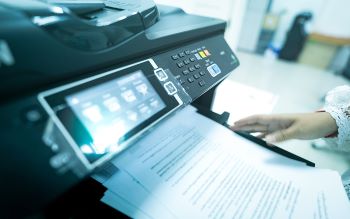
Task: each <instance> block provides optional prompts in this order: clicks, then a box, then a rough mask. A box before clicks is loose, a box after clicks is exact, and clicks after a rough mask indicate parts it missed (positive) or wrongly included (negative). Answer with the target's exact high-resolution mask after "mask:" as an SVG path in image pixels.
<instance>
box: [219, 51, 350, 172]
mask: <svg viewBox="0 0 350 219" xmlns="http://www.w3.org/2000/svg"><path fill="white" fill-rule="evenodd" d="M237 56H238V58H239V60H240V62H241V66H240V67H239V68H238V69H237V70H235V71H234V72H233V73H232V74H231V75H230V76H229V78H228V80H233V81H235V82H239V83H241V84H245V85H248V86H252V87H255V88H258V89H261V90H265V91H268V92H271V93H273V94H275V95H278V96H279V98H278V100H277V103H276V105H275V106H274V108H273V110H272V113H296V112H313V111H315V110H317V109H320V108H321V107H322V106H323V102H322V98H323V97H324V95H325V94H326V93H327V91H329V90H330V89H332V88H334V87H336V86H339V85H344V84H347V85H350V81H349V80H346V79H345V78H343V77H340V76H338V75H334V74H332V73H331V72H327V71H324V70H320V69H315V68H313V67H309V66H305V65H301V64H297V63H290V62H285V61H280V60H273V59H270V58H265V57H262V56H258V55H255V54H249V53H242V52H241V53H238V54H237ZM221 92H230V90H229V89H227V90H220V87H219V89H218V91H217V92H216V95H217V96H218V95H221V94H222V93H221ZM231 92H232V91H231ZM216 99H218V98H216ZM221 101H222V100H221ZM225 101H227V102H228V103H229V104H232V106H234V107H240V106H239V103H237V102H235V100H232V99H227V100H225ZM215 104H218V102H216V101H215V100H214V106H215ZM226 104H227V103H226ZM258 107H259V106H257V108H258ZM257 112H258V110H257ZM219 113H221V112H219ZM230 113H235V112H230ZM277 145H278V146H280V147H282V148H283V149H286V150H288V151H290V152H292V153H295V154H297V155H299V156H301V157H304V158H306V159H308V160H311V161H313V162H314V163H315V164H316V167H320V168H330V169H334V170H337V171H338V172H339V173H342V172H344V171H345V170H346V169H349V168H350V154H344V153H338V152H330V151H323V150H316V149H314V148H312V147H311V141H302V140H290V141H287V142H283V143H279V144H277Z"/></svg>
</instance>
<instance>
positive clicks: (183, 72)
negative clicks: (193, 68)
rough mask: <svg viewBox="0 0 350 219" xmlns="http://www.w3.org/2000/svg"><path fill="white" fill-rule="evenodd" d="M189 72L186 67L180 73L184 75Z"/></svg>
mask: <svg viewBox="0 0 350 219" xmlns="http://www.w3.org/2000/svg"><path fill="white" fill-rule="evenodd" d="M189 73H190V71H189V70H187V69H186V70H183V71H182V74H184V75H188V74H189Z"/></svg>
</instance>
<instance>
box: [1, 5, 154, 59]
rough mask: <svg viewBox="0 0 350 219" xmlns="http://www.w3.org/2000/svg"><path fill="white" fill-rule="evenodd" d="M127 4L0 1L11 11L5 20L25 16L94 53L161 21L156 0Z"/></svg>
mask: <svg viewBox="0 0 350 219" xmlns="http://www.w3.org/2000/svg"><path fill="white" fill-rule="evenodd" d="M123 2H127V1H119V0H107V1H99V0H97V1H95V0H94V1H87V0H85V1H84V0H82V1H72V0H70V1H69V0H62V1H60V0H46V1H45V0H42V1H40V0H12V1H6V0H0V5H1V6H2V7H4V8H5V9H7V11H4V12H3V16H4V17H5V18H7V19H8V18H10V17H11V16H14V14H17V16H18V14H19V13H21V15H22V16H24V17H26V18H27V19H28V20H31V22H32V23H33V24H34V25H35V26H37V27H39V28H40V29H43V30H45V31H46V32H47V33H49V34H50V35H51V36H53V37H54V38H56V39H57V40H59V41H61V42H63V43H64V44H65V45H66V46H69V47H70V48H74V49H78V50H81V51H86V52H90V51H101V50H104V49H108V48H110V47H112V46H114V45H117V44H119V43H121V42H123V41H125V40H127V39H129V38H130V37H132V36H134V35H136V34H138V33H140V32H142V31H144V30H145V29H147V28H148V27H150V26H152V25H153V24H154V23H155V22H156V21H157V20H158V18H159V12H158V9H157V6H156V5H155V3H154V2H153V1H152V0H138V1H132V2H133V4H130V3H129V4H128V3H123ZM8 20H10V19H8ZM77 27H78V28H77Z"/></svg>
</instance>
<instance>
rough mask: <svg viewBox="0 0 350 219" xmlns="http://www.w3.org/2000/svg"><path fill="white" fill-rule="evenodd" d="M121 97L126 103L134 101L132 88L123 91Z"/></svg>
mask: <svg viewBox="0 0 350 219" xmlns="http://www.w3.org/2000/svg"><path fill="white" fill-rule="evenodd" d="M122 97H123V98H124V100H125V101H126V102H128V103H131V102H134V101H135V100H136V96H135V94H134V92H133V91H132V90H127V91H125V92H123V93H122Z"/></svg>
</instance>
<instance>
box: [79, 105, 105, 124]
mask: <svg viewBox="0 0 350 219" xmlns="http://www.w3.org/2000/svg"><path fill="white" fill-rule="evenodd" d="M83 115H84V116H85V117H87V118H88V119H89V120H90V121H91V122H93V123H98V122H99V121H101V120H102V118H103V117H102V114H101V111H100V108H99V107H98V106H96V105H93V106H90V107H88V108H86V109H84V110H83Z"/></svg>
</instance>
